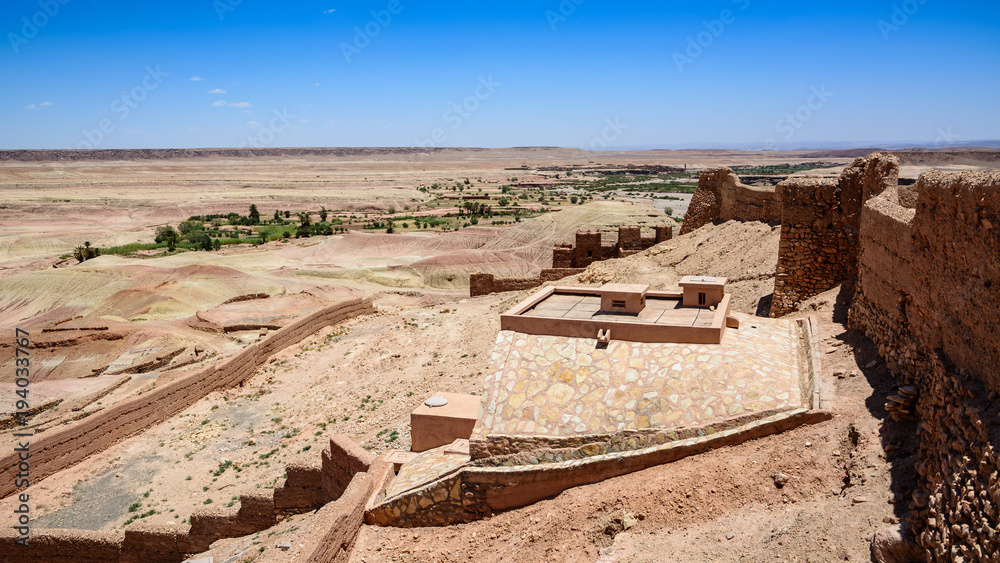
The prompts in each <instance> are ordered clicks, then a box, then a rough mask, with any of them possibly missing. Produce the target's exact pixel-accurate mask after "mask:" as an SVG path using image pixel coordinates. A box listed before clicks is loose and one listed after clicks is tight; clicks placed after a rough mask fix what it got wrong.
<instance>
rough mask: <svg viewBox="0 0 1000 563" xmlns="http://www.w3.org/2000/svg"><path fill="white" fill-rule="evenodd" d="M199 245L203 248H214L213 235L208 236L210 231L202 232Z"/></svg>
mask: <svg viewBox="0 0 1000 563" xmlns="http://www.w3.org/2000/svg"><path fill="white" fill-rule="evenodd" d="M198 246H199V247H201V249H202V250H212V237H210V236H208V233H202V234H201V238H200V240H199V241H198Z"/></svg>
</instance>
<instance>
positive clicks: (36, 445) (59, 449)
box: [0, 299, 375, 498]
mask: <svg viewBox="0 0 1000 563" xmlns="http://www.w3.org/2000/svg"><path fill="white" fill-rule="evenodd" d="M374 310H375V309H374V305H373V304H372V300H371V299H352V300H348V301H342V302H340V303H337V304H335V305H332V306H330V307H326V308H324V309H322V310H320V311H317V312H315V313H312V314H310V315H308V316H306V317H304V318H302V319H300V320H298V321H296V322H294V323H292V324H291V325H289V326H286V327H284V328H282V329H281V330H278V331H276V332H274V333H272V334H271V335H270V336H268V337H267V338H265V339H263V340H262V341H260V342H257V343H255V344H252V345H250V346H248V347H247V348H245V349H244V350H243V351H241V352H240V353H239V354H236V355H235V356H233V357H231V358H228V359H225V360H222V361H220V362H218V363H216V364H215V365H214V366H212V367H210V368H207V369H204V370H202V371H199V372H197V373H194V374H191V375H188V376H186V377H184V378H182V379H179V380H177V381H173V382H171V383H169V384H167V385H165V386H163V387H160V388H158V389H154V390H152V391H149V392H146V393H144V394H143V395H141V396H139V397H136V398H134V399H131V400H128V401H125V402H123V403H120V404H117V405H114V406H112V407H109V408H108V409H106V410H103V411H100V412H98V413H96V414H94V415H91V416H89V417H87V418H84V419H82V420H81V421H79V422H77V423H76V424H74V425H73V426H71V427H69V428H65V429H62V428H61V429H58V430H53V431H50V432H48V433H45V434H42V435H39V436H36V437H35V438H32V440H31V457H30V459H29V460H28V462H29V463H30V465H31V472H30V473H31V482H32V484H37V483H38V482H39V481H41V480H42V479H45V478H46V477H48V476H49V475H52V474H54V473H57V472H59V471H62V470H63V469H65V468H67V467H70V466H72V465H75V464H77V463H79V462H81V461H83V460H85V459H87V458H88V457H90V456H92V455H94V454H95V453H97V452H100V451H103V450H105V449H107V448H109V447H111V446H112V445H114V444H116V443H118V442H121V441H122V440H124V439H126V438H129V437H131V436H134V435H136V434H139V433H140V432H143V431H144V430H146V429H147V428H150V427H152V426H155V425H156V424H159V423H161V422H163V421H165V420H167V419H169V418H171V417H173V416H175V415H177V414H179V413H180V412H182V411H183V410H184V409H186V408H187V407H189V406H190V405H192V404H194V403H195V402H196V401H198V400H199V399H201V398H203V397H205V396H206V395H208V394H209V393H211V392H212V391H216V390H219V389H226V388H229V387H233V386H235V385H238V384H239V383H241V382H242V381H244V380H246V379H247V378H248V377H250V376H251V375H252V374H253V373H254V372H255V371H257V368H258V367H260V365H262V364H263V363H264V362H266V361H267V359H268V358H270V356H272V355H273V354H274V353H276V352H278V351H280V350H283V349H285V348H287V347H288V346H290V345H292V344H294V343H296V342H299V341H301V340H302V339H304V338H306V337H308V336H310V335H312V334H314V333H315V332H316V331H318V330H320V329H322V328H323V327H326V326H329V325H333V324H337V323H339V322H343V321H345V320H347V319H349V318H352V317H356V316H358V315H362V314H366V313H371V312H374ZM20 461H21V460H20V459H19V457H18V454H17V453H14V454H11V455H7V456H5V457H4V458H3V459H0V498H3V497H6V496H8V495H10V494H12V493H14V492H15V491H16V490H17V488H16V487H15V482H16V481H17V479H16V475H17V473H18V472H19V464H20Z"/></svg>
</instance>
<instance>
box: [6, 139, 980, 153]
mask: <svg viewBox="0 0 1000 563" xmlns="http://www.w3.org/2000/svg"><path fill="white" fill-rule="evenodd" d="M339 149H355V150H358V149H400V150H421V149H424V150H427V149H431V150H516V149H521V150H533V149H538V150H542V149H558V150H581V151H584V152H654V151H673V152H681V151H688V152H697V151H718V150H722V151H735V152H800V151H857V150H886V151H907V150H924V151H948V150H963V149H964V150H987V151H988V150H1000V139H998V140H982V141H973V142H972V143H970V144H955V145H947V146H938V145H937V144H936V143H925V144H920V143H913V142H890V143H858V144H854V143H849V142H840V143H817V144H815V145H810V144H808V143H806V144H804V145H803V146H797V147H790V148H772V149H764V148H761V149H754V148H747V147H746V146H743V145H742V144H740V143H736V144H734V145H722V144H717V145H712V144H711V143H709V144H706V145H705V146H674V147H665V146H656V145H649V146H645V147H607V148H600V149H589V148H581V147H567V146H559V145H516V146H502V147H501V146H497V147H484V146H440V147H419V146H391V145H367V146H347V145H343V146H334V145H330V146H319V145H317V146H273V147H207V146H202V147H195V146H192V147H114V148H112V147H108V148H95V149H86V148H83V149H76V148H74V149H63V148H23V149H20V148H14V149H7V148H5V149H0V153H2V152H52V151H73V152H76V151H79V152H88V151H95V152H97V151H171V150H177V151H213V150H221V151H225V150H248V151H253V150H258V151H260V150H272V151H281V150H339Z"/></svg>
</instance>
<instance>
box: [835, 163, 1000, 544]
mask: <svg viewBox="0 0 1000 563" xmlns="http://www.w3.org/2000/svg"><path fill="white" fill-rule="evenodd" d="M914 195H915V198H914ZM998 229H1000V173H998V172H990V173H963V174H943V173H938V172H929V173H926V174H923V175H921V177H920V179H919V181H918V182H917V185H916V190H915V193H906V192H900V190H899V189H897V188H893V187H890V188H888V189H886V190H885V191H884V192H883V193H882V194H880V195H877V196H875V197H873V198H872V199H871V200H869V201H868V202H867V203H866V204H865V205H864V207H863V208H862V210H861V217H860V236H861V244H860V260H859V268H858V284H857V290H856V294H855V297H854V303H853V305H852V307H851V312H850V325H851V327H852V328H856V329H858V330H861V331H863V332H864V333H865V334H867V335H868V337H869V338H871V339H872V340H873V341H874V342H875V344H876V345H877V346H878V350H879V353H880V354H881V355H882V356H883V357H885V360H886V364H887V366H888V368H889V369H890V370H891V371H892V372H893V373H894V374H896V375H897V377H898V378H899V379H900V380H901V381H902V382H904V383H908V384H911V385H913V386H914V387H916V389H917V391H918V399H917V402H916V411H917V412H916V415H917V416H918V417H919V420H920V424H919V426H918V427H917V428H918V429H917V432H918V443H919V444H920V451H919V461H918V462H917V465H916V467H917V472H918V490H917V491H916V492H915V493H914V495H913V499H912V501H911V503H910V505H909V508H910V509H911V510H912V511H913V512H914V516H915V518H914V519H913V520H914V528H913V530H912V531H913V532H914V535H915V536H916V541H917V543H918V544H919V545H920V546H921V547H923V548H924V549H926V550H928V551H929V552H930V553H931V555H932V559H933V560H936V561H940V560H960V559H964V560H967V561H987V560H991V559H989V557H991V556H995V555H996V554H997V553H1000V524H998V523H1000V477H998V470H1000V397H998V393H1000V340H998V338H997V334H1000V291H998V286H996V285H995V284H997V283H1000V232H998Z"/></svg>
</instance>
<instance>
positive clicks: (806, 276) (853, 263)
mask: <svg viewBox="0 0 1000 563" xmlns="http://www.w3.org/2000/svg"><path fill="white" fill-rule="evenodd" d="M898 181H899V162H898V160H897V159H896V157H894V156H888V155H882V154H879V153H875V154H872V155H869V156H867V157H862V158H858V159H856V160H855V161H854V162H853V163H852V164H851V165H850V166H849V167H847V168H846V169H845V170H844V172H843V174H841V177H840V179H839V180H837V181H834V180H830V179H822V178H813V177H801V178H789V179H787V180H785V181H783V182H781V183H780V184H778V191H779V193H780V194H781V240H780V242H779V244H778V268H777V275H776V279H775V283H774V297H773V299H772V301H771V316H772V317H780V316H783V315H786V314H788V313H791V312H793V311H795V310H796V308H797V306H798V304H799V303H801V302H803V301H805V300H806V299H808V298H810V297H812V296H814V295H817V294H819V293H822V292H824V291H827V290H829V289H832V288H834V287H836V286H837V285H838V284H839V283H840V282H841V281H843V280H845V279H848V278H853V277H854V276H856V275H857V267H858V247H859V225H860V217H861V214H860V212H861V205H862V204H863V203H864V202H865V201H867V200H868V199H870V198H871V197H872V196H875V195H878V194H881V193H882V192H883V191H885V190H886V189H888V188H890V187H895V186H896V184H897V183H898Z"/></svg>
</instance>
